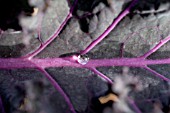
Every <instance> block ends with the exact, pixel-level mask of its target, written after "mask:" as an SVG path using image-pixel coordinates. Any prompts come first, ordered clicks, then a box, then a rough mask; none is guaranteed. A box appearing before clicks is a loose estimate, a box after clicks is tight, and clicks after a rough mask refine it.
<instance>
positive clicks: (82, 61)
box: [77, 55, 89, 65]
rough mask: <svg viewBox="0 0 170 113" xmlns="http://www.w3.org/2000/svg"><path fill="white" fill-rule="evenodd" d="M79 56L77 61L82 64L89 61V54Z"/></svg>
mask: <svg viewBox="0 0 170 113" xmlns="http://www.w3.org/2000/svg"><path fill="white" fill-rule="evenodd" d="M77 58H78V59H77V62H78V63H80V64H82V65H85V64H87V62H88V61H89V57H88V56H87V55H79V56H78V57H77Z"/></svg>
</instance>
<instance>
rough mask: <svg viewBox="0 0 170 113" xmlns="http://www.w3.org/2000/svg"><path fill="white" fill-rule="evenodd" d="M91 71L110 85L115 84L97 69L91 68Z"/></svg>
mask: <svg viewBox="0 0 170 113" xmlns="http://www.w3.org/2000/svg"><path fill="white" fill-rule="evenodd" d="M90 70H92V71H93V72H94V73H96V74H97V75H98V76H100V77H101V78H102V79H104V80H106V81H107V82H108V83H110V84H113V81H112V80H111V79H110V78H108V77H107V76H106V75H104V74H103V73H101V72H99V71H98V70H97V69H95V68H91V69H90Z"/></svg>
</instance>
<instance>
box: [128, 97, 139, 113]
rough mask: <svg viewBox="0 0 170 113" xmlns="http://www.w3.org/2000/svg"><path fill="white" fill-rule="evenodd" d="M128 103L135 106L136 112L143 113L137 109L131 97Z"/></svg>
mask: <svg viewBox="0 0 170 113" xmlns="http://www.w3.org/2000/svg"><path fill="white" fill-rule="evenodd" d="M128 101H129V103H130V104H131V105H132V106H133V108H134V110H135V111H136V113H142V112H141V111H140V109H139V108H138V107H137V105H136V103H135V102H134V100H133V99H131V98H130V97H128Z"/></svg>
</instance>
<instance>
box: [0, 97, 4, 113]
mask: <svg viewBox="0 0 170 113" xmlns="http://www.w3.org/2000/svg"><path fill="white" fill-rule="evenodd" d="M0 111H1V113H5V110H4V106H3V102H2V98H1V96H0Z"/></svg>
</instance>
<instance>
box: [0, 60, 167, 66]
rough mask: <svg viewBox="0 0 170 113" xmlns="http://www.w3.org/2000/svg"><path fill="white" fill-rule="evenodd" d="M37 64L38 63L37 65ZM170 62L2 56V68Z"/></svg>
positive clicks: (0, 62) (160, 61) (0, 64)
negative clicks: (82, 60)
mask: <svg viewBox="0 0 170 113" xmlns="http://www.w3.org/2000/svg"><path fill="white" fill-rule="evenodd" d="M35 64H36V65H35ZM156 64H170V58H167V59H157V60H148V59H141V58H114V59H91V60H90V61H89V62H88V63H87V64H86V65H81V64H78V63H77V62H71V61H69V60H65V59H63V58H46V59H36V58H33V59H31V60H28V59H21V58H8V59H4V58H0V69H11V68H13V69H16V68H36V67H37V66H39V67H42V68H48V67H63V66H65V67H78V68H89V69H90V68H96V67H102V66H104V67H106V66H128V67H144V66H146V65H156Z"/></svg>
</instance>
